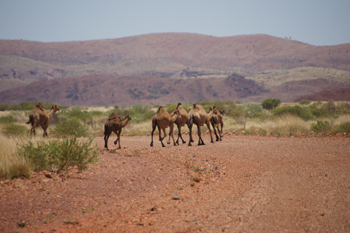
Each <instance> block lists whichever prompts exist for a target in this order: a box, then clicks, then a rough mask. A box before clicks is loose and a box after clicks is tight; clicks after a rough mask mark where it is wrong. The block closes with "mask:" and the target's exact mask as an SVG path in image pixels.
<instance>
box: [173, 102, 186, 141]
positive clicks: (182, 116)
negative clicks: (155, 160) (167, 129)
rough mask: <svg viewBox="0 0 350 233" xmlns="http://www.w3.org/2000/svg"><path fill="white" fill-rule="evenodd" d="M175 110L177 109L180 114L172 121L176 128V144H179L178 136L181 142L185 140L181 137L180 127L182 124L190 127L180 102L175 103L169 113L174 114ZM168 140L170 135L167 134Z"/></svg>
mask: <svg viewBox="0 0 350 233" xmlns="http://www.w3.org/2000/svg"><path fill="white" fill-rule="evenodd" d="M176 110H177V111H179V113H180V115H179V116H178V117H177V119H176V121H175V122H174V123H175V124H176V125H177V129H178V136H177V140H176V144H177V145H179V138H181V140H182V143H186V141H185V140H184V139H183V138H182V135H181V127H182V126H184V125H185V124H187V126H188V128H190V127H189V121H188V113H187V111H186V110H185V109H184V107H183V106H182V104H181V103H178V104H177V107H176V108H175V110H174V111H173V112H172V113H171V114H174V112H175V111H176ZM169 141H170V135H169Z"/></svg>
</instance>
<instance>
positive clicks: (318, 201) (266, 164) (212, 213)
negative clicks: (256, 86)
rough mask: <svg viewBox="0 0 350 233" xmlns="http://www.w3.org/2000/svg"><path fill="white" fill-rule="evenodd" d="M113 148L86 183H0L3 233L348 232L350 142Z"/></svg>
mask: <svg viewBox="0 0 350 233" xmlns="http://www.w3.org/2000/svg"><path fill="white" fill-rule="evenodd" d="M185 138H186V139H187V138H188V136H187V135H186V136H185ZM114 139H115V136H112V137H111V138H110V140H109V147H110V149H111V151H109V152H106V151H102V152H101V160H100V162H99V163H97V164H93V165H91V168H90V170H88V171H84V172H83V173H81V174H79V173H77V172H76V171H75V170H71V171H70V173H69V177H67V175H66V176H62V175H61V176H59V175H54V174H53V177H52V178H47V177H45V176H44V174H43V173H40V174H35V175H34V176H33V177H32V178H31V179H16V180H12V181H1V182H0V232H14V231H18V232H240V231H242V232H350V211H349V210H350V138H349V137H347V138H340V137H338V138H334V137H314V138H283V137H260V136H228V135H225V136H224V137H223V141H221V142H215V143H214V144H212V143H210V142H209V136H208V135H205V136H204V141H205V143H206V145H205V146H197V143H195V144H194V146H192V147H189V146H187V144H181V145H180V146H176V147H174V146H173V145H172V144H171V145H168V144H166V148H162V147H161V145H160V142H158V138H157V137H155V141H154V147H153V148H151V147H150V146H149V143H150V141H151V138H150V136H132V137H126V136H122V138H121V139H122V141H121V145H122V147H123V149H121V150H116V151H115V150H113V149H114V148H116V146H115V145H113V144H112V143H113V140H114ZM196 139H197V137H195V140H196ZM96 141H97V143H98V146H99V147H100V148H102V147H103V138H97V140H96ZM197 178H199V179H201V180H200V181H199V182H196V181H194V180H197ZM197 181H198V180H197ZM174 195H178V196H179V197H180V199H179V200H173V196H174ZM22 221H24V222H26V225H25V227H23V228H20V227H19V226H18V222H22Z"/></svg>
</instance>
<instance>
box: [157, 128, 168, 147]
mask: <svg viewBox="0 0 350 233" xmlns="http://www.w3.org/2000/svg"><path fill="white" fill-rule="evenodd" d="M158 131H159V141H160V143H162V147H165V145H164V144H163V139H164V138H165V136H166V133H165V129H163V131H164V134H165V135H164V137H163V138H162V135H161V128H160V127H159V126H158Z"/></svg>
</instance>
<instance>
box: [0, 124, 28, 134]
mask: <svg viewBox="0 0 350 233" xmlns="http://www.w3.org/2000/svg"><path fill="white" fill-rule="evenodd" d="M1 133H2V134H3V135H5V136H7V137H11V136H12V137H13V136H15V137H19V136H23V135H25V134H29V130H28V128H27V127H26V126H23V125H18V124H14V123H9V124H6V125H4V126H3V127H2V129H1Z"/></svg>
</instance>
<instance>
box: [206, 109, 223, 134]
mask: <svg viewBox="0 0 350 233" xmlns="http://www.w3.org/2000/svg"><path fill="white" fill-rule="evenodd" d="M218 112H219V111H218V110H217V108H216V107H215V106H214V107H210V111H209V112H208V116H209V118H210V123H211V125H212V126H213V129H214V133H215V136H216V141H219V140H220V141H221V140H222V139H221V134H220V129H219V123H220V122H219V116H218ZM216 129H217V131H216ZM216 132H218V133H216ZM218 134H219V136H218Z"/></svg>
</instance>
